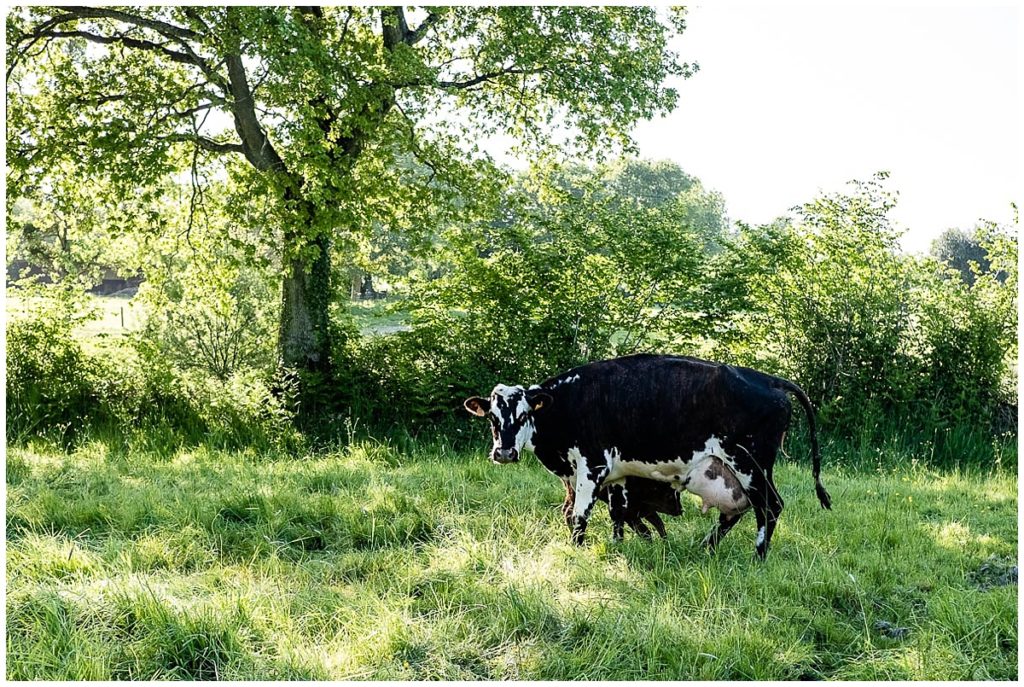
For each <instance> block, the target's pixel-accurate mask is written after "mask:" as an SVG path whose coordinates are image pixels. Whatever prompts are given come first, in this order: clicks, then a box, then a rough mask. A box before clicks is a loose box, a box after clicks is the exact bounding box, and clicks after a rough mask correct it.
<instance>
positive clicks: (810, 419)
mask: <svg viewBox="0 0 1024 687" xmlns="http://www.w3.org/2000/svg"><path fill="white" fill-rule="evenodd" d="M779 382H780V384H779V386H781V387H782V388H783V389H785V390H786V391H789V392H790V393H792V394H793V395H794V396H796V399H797V400H798V401H800V405H802V406H803V407H804V411H805V412H806V413H807V426H808V428H809V429H810V432H811V471H812V472H813V474H814V491H815V492H817V494H818V500H819V501H820V502H821V507H822V508H827V509H829V510H832V497H831V496H829V495H828V492H827V491H825V485H824V484H822V483H821V451H820V450H819V449H818V431H817V428H816V426H815V423H814V406H812V405H811V400H810V399H809V398H807V394H805V393H804V390H803V389H801V388H800V387H798V386H797V385H796V384H794V383H793V382H791V381H789V380H787V379H779Z"/></svg>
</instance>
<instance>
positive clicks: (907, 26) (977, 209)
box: [635, 4, 1024, 252]
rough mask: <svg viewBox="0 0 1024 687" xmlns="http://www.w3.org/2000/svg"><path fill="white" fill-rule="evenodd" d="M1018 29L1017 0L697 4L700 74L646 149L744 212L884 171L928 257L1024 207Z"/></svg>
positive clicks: (647, 126)
mask: <svg viewBox="0 0 1024 687" xmlns="http://www.w3.org/2000/svg"><path fill="white" fill-rule="evenodd" d="M1021 26H1022V17H1021V9H1020V8H1019V7H1016V6H1003V7H982V6H969V5H968V6H962V7H957V6H946V7H925V6H921V7H907V6H904V7H888V6H884V5H867V6H865V5H858V6H847V7H839V6H820V5H810V6H802V7H779V6H776V5H774V4H772V5H771V6H767V7H765V6H748V5H744V6H735V5H733V6H723V5H719V4H715V5H713V6H698V7H694V8H693V9H691V10H690V14H689V18H688V22H687V30H686V32H685V33H684V34H683V36H682V37H681V38H680V39H679V41H678V43H677V44H676V49H677V51H678V52H679V54H680V56H681V58H682V59H683V60H684V61H697V62H699V63H700V71H699V72H698V73H697V75H696V76H694V77H693V78H691V79H688V80H685V81H681V82H680V83H678V84H677V86H678V88H679V91H680V94H681V98H680V105H679V107H678V109H677V110H676V111H675V112H674V113H672V114H671V115H670V116H668V117H666V118H664V119H662V120H660V121H656V122H645V123H642V124H641V125H639V126H638V128H637V130H636V133H635V135H636V139H637V142H638V144H639V147H640V153H641V156H642V157H648V158H655V159H660V158H668V159H671V160H673V161H675V162H676V163H678V164H679V165H680V166H681V167H682V168H683V169H685V170H686V171H687V172H689V173H690V174H693V175H695V176H697V177H699V178H700V179H701V180H702V181H703V182H704V184H705V186H706V187H709V188H712V189H715V190H717V191H719V192H720V193H722V195H723V196H724V197H725V200H726V204H727V208H728V213H729V216H730V218H731V219H734V220H736V219H739V220H743V221H746V222H748V223H763V222H769V221H771V220H772V219H774V218H775V217H777V216H779V215H780V214H783V213H785V212H786V210H787V209H788V208H790V207H792V206H794V205H798V204H800V203H802V202H805V201H808V200H810V199H811V198H813V197H814V196H815V195H816V194H817V193H818V192H819V191H822V190H823V191H834V190H840V189H841V188H842V186H843V184H844V182H846V181H848V180H850V179H854V178H856V179H868V178H869V177H870V176H871V175H872V174H873V173H874V172H876V171H879V170H888V171H889V172H891V177H890V179H889V181H890V188H892V189H894V190H897V191H899V193H900V198H899V203H898V205H897V207H896V209H895V210H894V211H893V217H894V219H895V220H896V221H897V222H898V223H899V224H900V226H902V227H904V228H907V229H908V232H907V234H906V235H905V236H904V241H903V246H904V249H905V250H908V251H912V252H926V251H927V250H928V247H929V244H930V242H931V240H932V239H933V238H934V237H935V236H937V235H938V234H939V233H940V232H942V231H943V230H944V229H947V228H949V227H964V228H967V227H970V226H972V225H973V224H974V223H975V222H976V221H977V220H978V219H979V218H986V219H992V220H995V221H1000V222H1007V223H1009V222H1010V221H1011V220H1012V210H1011V208H1010V202H1011V201H1016V202H1017V204H1018V206H1020V205H1024V203H1022V195H1024V194H1022V191H1024V184H1022V182H1024V179H1022V175H1021V169H1020V158H1021V154H1022V146H1021V128H1022V126H1024V116H1022V114H1024V113H1022V112H1021V102H1020V83H1021V82H1020V76H1021V75H1020V69H1021V65H1020V62H1019V59H1020V58H1019V56H1018V53H1017V51H1018V50H1019V42H1020V39H1021V33H1020V32H1021Z"/></svg>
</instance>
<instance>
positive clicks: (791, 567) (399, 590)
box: [6, 441, 1017, 680]
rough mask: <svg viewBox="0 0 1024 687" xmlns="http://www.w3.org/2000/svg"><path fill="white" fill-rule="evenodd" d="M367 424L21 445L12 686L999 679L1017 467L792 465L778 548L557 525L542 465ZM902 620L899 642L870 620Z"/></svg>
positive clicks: (13, 512)
mask: <svg viewBox="0 0 1024 687" xmlns="http://www.w3.org/2000/svg"><path fill="white" fill-rule="evenodd" d="M410 446H411V448H409V449H408V450H405V451H400V450H398V449H397V448H396V447H395V445H393V444H391V443H389V442H386V441H385V442H379V441H363V442H356V443H354V444H352V445H349V446H345V447H341V448H337V449H334V450H330V451H322V452H318V453H315V454H311V455H299V456H286V455H277V454H270V455H267V454H258V453H256V452H253V451H248V452H235V453H229V452H220V451H217V450H213V449H210V448H207V447H203V446H198V447H195V446H193V447H188V448H182V449H173V450H172V449H168V450H163V451H159V450H157V451H154V450H150V448H148V447H146V446H138V447H133V446H131V445H125V444H113V443H109V444H108V443H105V442H104V441H93V442H90V443H86V444H83V445H82V446H81V447H80V448H78V449H76V451H75V452H74V453H72V454H70V455H66V454H64V453H61V452H59V451H56V450H54V449H52V448H50V447H48V446H46V445H45V444H42V443H36V444H33V445H31V446H28V447H23V448H13V449H11V450H10V451H9V455H8V464H7V539H8V541H7V544H8V559H7V583H8V596H7V600H6V604H7V623H8V625H7V629H8V640H7V650H8V665H7V677H8V678H12V679H34V678H45V679H142V678H145V679H150V678H152V679H178V678H185V679H215V678H219V679H259V678H267V679H304V678H316V679H577V678H580V679H623V680H634V679H707V680H718V679H766V680H767V679H771V680H790V679H798V678H805V679H806V678H832V679H851V680H854V679H856V680H875V679H932V680H942V679H1014V678H1016V677H1017V630H1016V627H1017V610H1016V591H1017V588H1016V586H1013V585H1011V586H993V587H990V588H985V587H984V585H981V584H979V579H978V571H979V569H980V567H981V566H982V565H983V563H985V562H986V561H992V560H995V561H1006V562H1007V564H1009V563H1012V562H1015V560H1016V555H1017V529H1016V509H1017V479H1016V475H1015V474H1012V473H1006V472H994V473H991V474H986V473H982V472H979V471H973V472H966V471H951V472H941V473H940V472H935V471H932V470H929V469H926V468H923V467H921V466H920V465H907V467H906V468H905V469H904V468H897V469H884V470H875V471H871V472H866V471H858V470H853V469H851V468H842V467H837V466H838V465H843V464H846V465H851V464H857V461H855V460H849V461H843V460H835V461H833V462H832V463H829V461H828V456H826V462H825V470H824V479H825V482H826V484H827V486H828V487H829V489H830V491H831V493H832V495H833V497H834V501H835V506H834V510H833V511H832V512H825V511H823V510H822V509H821V508H820V507H819V506H818V504H817V501H816V499H815V497H814V493H813V481H812V479H811V476H810V471H809V468H808V466H807V465H805V464H803V463H799V464H794V463H789V464H785V463H784V464H781V465H779V466H778V468H777V479H776V481H777V482H778V483H779V485H780V489H781V492H782V495H783V498H784V499H785V500H786V509H785V511H784V513H783V516H782V519H781V521H780V525H779V528H778V530H777V532H776V536H775V539H774V540H773V548H772V551H771V553H770V555H769V557H768V561H767V562H766V563H765V564H759V563H755V562H754V561H753V560H752V554H753V546H754V525H753V520H752V518H748V520H747V521H744V522H743V523H741V524H740V525H738V526H737V527H736V529H735V530H734V531H733V532H732V533H731V534H730V535H729V536H728V537H727V538H726V539H725V540H724V541H723V543H722V545H721V547H720V550H719V552H718V553H717V554H716V555H713V556H711V555H708V554H707V553H705V552H704V551H703V550H702V549H701V548H700V546H699V544H700V540H701V538H702V537H703V536H704V534H705V533H706V531H707V530H708V529H709V528H710V527H711V526H712V523H713V516H712V515H708V516H702V515H701V514H700V513H699V509H698V507H697V505H696V503H693V502H691V503H688V504H687V508H686V509H685V513H684V515H683V516H682V517H679V518H674V519H671V521H670V522H669V523H668V528H669V539H668V540H667V541H660V540H655V541H650V542H648V541H643V540H640V539H638V538H636V537H629V536H627V539H626V541H625V542H622V543H618V544H616V543H613V542H612V541H611V531H610V530H611V528H610V524H609V522H608V518H607V514H606V513H604V512H600V511H599V512H598V513H597V514H596V516H595V521H594V524H593V526H592V528H591V530H590V532H589V537H590V539H589V542H588V545H587V546H584V547H582V548H577V547H574V546H571V545H570V544H569V542H568V533H567V532H566V530H565V526H564V524H563V522H562V520H561V515H560V512H559V509H558V505H559V504H560V502H561V498H562V489H561V487H560V486H559V484H558V483H557V481H556V480H555V479H554V478H553V477H551V476H550V475H549V474H547V473H546V472H545V471H544V470H543V469H542V468H540V466H539V465H537V464H536V462H535V461H532V460H530V461H527V462H524V463H523V464H520V465H516V466H504V467H499V466H495V465H492V464H490V463H488V462H487V461H486V460H484V459H483V456H482V455H480V453H479V452H474V453H464V452H458V451H453V450H452V449H450V448H449V447H446V446H443V445H433V444H422V443H417V442H415V441H414V442H412V443H411V444H410ZM879 621H885V622H887V623H891V624H892V625H893V626H898V627H900V628H906V630H907V632H906V633H905V635H904V636H902V637H900V638H891V637H889V636H886V635H885V634H884V633H882V632H880V631H879V630H878V629H876V623H878V622H879Z"/></svg>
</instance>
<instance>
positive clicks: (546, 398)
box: [526, 390, 555, 410]
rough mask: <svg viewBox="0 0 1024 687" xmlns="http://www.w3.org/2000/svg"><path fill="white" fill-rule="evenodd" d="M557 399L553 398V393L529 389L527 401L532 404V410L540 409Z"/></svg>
mask: <svg viewBox="0 0 1024 687" xmlns="http://www.w3.org/2000/svg"><path fill="white" fill-rule="evenodd" d="M554 400H555V399H553V398H551V394H548V393H545V392H543V391H539V390H538V391H532V390H531V391H527V392H526V402H527V403H529V404H530V409H531V410H540V409H541V408H544V407H545V406H549V405H551V404H552V403H553V402H554Z"/></svg>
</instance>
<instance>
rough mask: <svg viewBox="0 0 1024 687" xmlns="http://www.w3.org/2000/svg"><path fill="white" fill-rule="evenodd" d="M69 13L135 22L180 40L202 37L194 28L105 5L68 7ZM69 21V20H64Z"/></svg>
mask: <svg viewBox="0 0 1024 687" xmlns="http://www.w3.org/2000/svg"><path fill="white" fill-rule="evenodd" d="M67 10H68V13H69V14H68V15H65V16H69V17H71V18H78V19H113V20H115V21H120V22H124V23H125V24H134V25H135V26H143V27H145V28H147V29H152V30H153V31H156V32H157V33H159V34H161V35H163V36H167V37H168V38H175V39H178V40H179V41H187V40H196V39H199V38H202V35H200V34H199V33H198V32H196V31H193V30H192V29H187V28H185V27H183V26H177V25H175V24H169V23H167V22H165V21H160V20H159V19H149V18H147V17H140V16H139V15H137V14H131V13H129V12H122V11H120V10H114V9H108V8H105V7H68V8H67ZM64 21H67V20H64Z"/></svg>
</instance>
